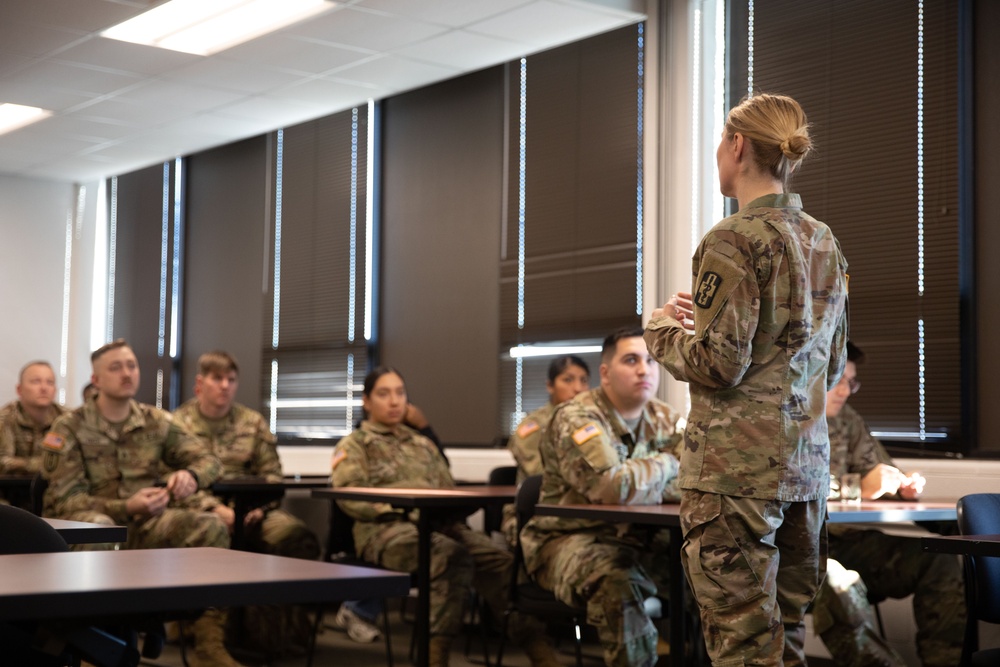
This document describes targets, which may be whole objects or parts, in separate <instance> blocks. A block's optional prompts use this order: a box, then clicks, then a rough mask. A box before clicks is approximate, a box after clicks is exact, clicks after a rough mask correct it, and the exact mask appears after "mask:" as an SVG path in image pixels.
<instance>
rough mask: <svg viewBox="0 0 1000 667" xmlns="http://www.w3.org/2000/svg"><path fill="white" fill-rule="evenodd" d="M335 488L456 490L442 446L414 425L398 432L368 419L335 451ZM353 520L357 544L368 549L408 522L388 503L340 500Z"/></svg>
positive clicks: (361, 548)
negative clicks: (382, 535)
mask: <svg viewBox="0 0 1000 667" xmlns="http://www.w3.org/2000/svg"><path fill="white" fill-rule="evenodd" d="M331 466H332V468H333V474H332V476H333V485H334V486H335V487H343V486H361V487H397V488H418V489H449V488H452V487H454V486H455V480H454V479H452V476H451V472H450V471H449V470H448V464H447V463H446V462H445V460H444V457H443V456H442V455H441V452H440V451H438V448H437V446H436V445H435V444H434V443H433V442H432V441H431V440H430V439H429V438H427V437H425V436H423V435H420V434H419V433H418V432H417V431H415V430H413V429H412V428H410V427H409V426H404V425H403V424H400V425H399V426H397V427H396V431H395V432H393V431H392V430H391V429H389V428H388V427H386V426H383V425H382V424H379V423H377V422H373V421H367V420H366V421H363V422H361V426H360V427H358V429H356V430H355V431H354V432H352V433H351V434H350V435H348V436H346V437H345V438H343V439H342V440H341V441H340V442H338V443H337V447H336V449H335V450H334V454H333V461H332V463H331ZM337 502H338V504H339V505H340V506H341V507H342V508H343V510H344V512H346V513H347V514H349V515H350V516H351V517H353V518H354V521H355V522H354V545H355V548H356V549H357V551H358V553H361V552H362V551H364V549H365V547H366V546H367V544H368V542H369V541H370V540H372V539H373V538H374V537H375V536H376V535H377V534H378V533H379V532H380V531H381V530H382V529H383V528H384V527H385V524H387V523H391V522H397V521H409V520H410V519H409V517H408V516H407V514H406V513H405V512H404V511H403V510H399V509H396V508H394V507H392V505H389V504H388V503H367V502H363V501H349V500H338V501H337Z"/></svg>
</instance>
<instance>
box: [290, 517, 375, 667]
mask: <svg viewBox="0 0 1000 667" xmlns="http://www.w3.org/2000/svg"><path fill="white" fill-rule="evenodd" d="M353 529H354V519H353V518H351V516H350V515H349V514H347V512H345V511H344V510H342V509H341V508H340V505H338V504H337V502H336V501H334V502H331V503H330V530H329V532H328V533H327V538H326V551H325V552H324V554H323V559H324V560H326V561H327V562H329V563H341V564H343V565H358V566H361V567H376V568H377V567H378V565H374V564H372V563H369V562H367V561H365V560H363V559H361V558H359V557H358V556H357V553H356V551H355V547H354V531H353ZM382 607H383V612H382V635H383V636H384V637H385V661H386V664H387V665H388V667H393V660H392V637H391V634H390V632H389V610H388V608H386V606H385V604H384V603H383V605H382ZM325 611H326V607H324V606H322V605H321V606H320V607H319V608H318V609H317V610H316V620H315V622H314V624H313V632H312V638H311V639H310V642H309V647H308V654H307V658H306V667H312V663H313V655H314V653H315V652H316V637H317V636H318V635H319V631H320V629H321V628H322V627H323V615H324V612H325Z"/></svg>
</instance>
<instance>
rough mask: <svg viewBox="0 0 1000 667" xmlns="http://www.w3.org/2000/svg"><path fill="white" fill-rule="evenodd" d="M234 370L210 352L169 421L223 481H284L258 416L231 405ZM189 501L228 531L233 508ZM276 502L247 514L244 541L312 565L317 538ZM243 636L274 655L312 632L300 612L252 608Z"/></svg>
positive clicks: (203, 497)
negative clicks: (209, 458)
mask: <svg viewBox="0 0 1000 667" xmlns="http://www.w3.org/2000/svg"><path fill="white" fill-rule="evenodd" d="M238 387H239V365H238V364H237V363H236V359H235V358H233V356H232V355H231V354H229V353H228V352H224V351H222V350H214V351H211V352H206V353H205V354H203V355H201V357H199V358H198V374H197V375H196V376H195V384H194V393H195V397H194V398H192V399H191V400H189V401H187V402H185V403H184V404H183V405H181V406H180V407H179V408H177V410H175V411H174V419H175V420H177V422H178V423H180V424H181V425H182V426H184V427H185V428H186V429H187V430H189V431H191V432H192V433H194V434H195V435H196V436H198V437H199V438H201V439H202V440H203V441H204V442H206V443H208V444H209V445H210V447H211V450H212V453H214V454H215V455H216V456H217V457H218V458H219V461H220V462H221V463H222V479H234V478H238V477H247V476H251V477H262V478H264V479H265V480H267V481H270V482H280V481H282V479H283V478H284V476H283V474H282V471H281V461H280V459H279V458H278V447H277V444H278V443H277V440H276V439H275V437H274V434H272V433H271V430H270V428H268V424H267V422H266V421H265V420H264V417H263V416H261V414H260V413H259V412H257V411H256V410H252V409H250V408H248V407H247V406H245V405H242V404H240V403H237V402H236V400H235V399H236V390H237V389H238ZM199 496H200V497H198V498H193V499H192V501H191V502H194V503H196V504H198V505H200V507H201V508H202V509H206V510H211V511H213V512H215V513H216V514H218V515H219V517H221V518H222V520H223V521H224V522H225V524H226V527H227V528H228V529H229V531H230V532H232V530H233V523H234V520H235V516H236V514H235V510H234V507H233V505H232V504H225V503H222V502H220V501H219V500H218V499H217V498H215V497H214V496H211V495H209V494H208V493H204V494H199ZM279 505H280V501H275V502H273V503H270V504H268V505H265V506H263V507H258V508H255V509H252V510H251V511H249V512H248V513H247V515H246V519H245V521H244V526H245V531H244V535H245V542H246V545H247V548H249V549H250V550H251V551H257V552H260V553H269V554H275V555H278V556H289V557H291V558H304V559H307V560H316V558H318V557H319V553H320V546H319V540H318V539H317V538H316V534H315V533H313V532H312V531H311V530H310V529H309V528H308V526H306V525H305V523H303V522H302V521H301V520H300V519H298V518H296V517H294V516H292V515H291V514H289V513H288V512H285V511H283V510H281V509H279ZM242 620H243V630H244V632H243V634H242V636H243V637H244V638H245V639H246V640H247V641H248V642H250V643H252V644H253V645H254V646H255V647H256V648H259V649H261V650H264V651H265V652H267V653H268V654H272V655H276V654H280V653H282V652H284V651H286V650H287V649H288V647H289V645H290V644H296V645H300V646H301V645H305V643H306V642H308V639H309V635H310V633H311V626H310V623H309V619H308V618H307V617H306V614H305V611H304V610H303V609H302V608H301V607H298V606H293V605H285V606H260V605H255V606H250V607H247V608H245V610H244V613H243V619H242Z"/></svg>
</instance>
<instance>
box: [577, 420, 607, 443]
mask: <svg viewBox="0 0 1000 667" xmlns="http://www.w3.org/2000/svg"><path fill="white" fill-rule="evenodd" d="M600 432H601V429H600V427H599V426H598V425H597V424H596V423H595V422H590V423H589V424H587V425H586V426H583V427H581V428H578V429H576V430H575V431H573V442H575V443H576V444H577V445H582V444H583V443H585V442H587V441H588V440H590V439H591V438H593V437H594V436H596V435H598V434H600Z"/></svg>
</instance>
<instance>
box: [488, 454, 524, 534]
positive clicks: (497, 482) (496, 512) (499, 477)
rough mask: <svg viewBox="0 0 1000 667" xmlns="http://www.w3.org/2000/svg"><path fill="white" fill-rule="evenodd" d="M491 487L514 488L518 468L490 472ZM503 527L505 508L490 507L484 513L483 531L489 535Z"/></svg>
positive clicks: (509, 467) (503, 467)
mask: <svg viewBox="0 0 1000 667" xmlns="http://www.w3.org/2000/svg"><path fill="white" fill-rule="evenodd" d="M487 484H489V485H490V486H513V485H515V484H517V466H500V467H499V468H494V469H493V470H491V471H490V476H489V477H488V478H487ZM502 527H503V507H501V506H498V505H490V506H489V507H487V508H486V509H485V510H484V511H483V530H485V531H486V534H487V535H489V534H491V533H493V532H495V531H499V530H501V528H502Z"/></svg>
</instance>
